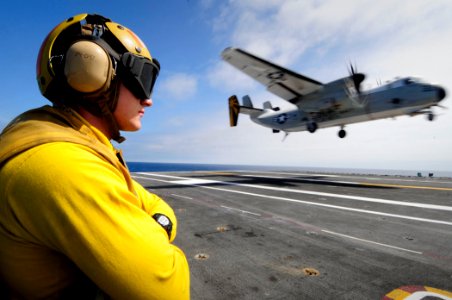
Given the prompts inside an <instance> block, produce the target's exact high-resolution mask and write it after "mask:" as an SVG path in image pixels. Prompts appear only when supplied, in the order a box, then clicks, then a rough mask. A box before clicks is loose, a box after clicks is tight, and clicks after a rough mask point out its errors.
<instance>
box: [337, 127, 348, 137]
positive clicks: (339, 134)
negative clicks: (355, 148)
mask: <svg viewBox="0 0 452 300" xmlns="http://www.w3.org/2000/svg"><path fill="white" fill-rule="evenodd" d="M346 134H347V132H346V131H345V130H344V129H341V130H339V132H338V133H337V135H338V136H339V137H340V138H341V139H343V138H344V137H345V135H346Z"/></svg>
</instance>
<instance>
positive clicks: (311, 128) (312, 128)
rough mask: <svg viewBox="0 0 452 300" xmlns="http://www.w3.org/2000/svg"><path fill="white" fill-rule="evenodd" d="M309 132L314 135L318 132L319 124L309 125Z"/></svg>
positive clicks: (312, 123)
mask: <svg viewBox="0 0 452 300" xmlns="http://www.w3.org/2000/svg"><path fill="white" fill-rule="evenodd" d="M307 127H308V131H309V132H310V133H314V132H315V131H316V130H317V127H318V126H317V123H316V122H311V123H308V126H307Z"/></svg>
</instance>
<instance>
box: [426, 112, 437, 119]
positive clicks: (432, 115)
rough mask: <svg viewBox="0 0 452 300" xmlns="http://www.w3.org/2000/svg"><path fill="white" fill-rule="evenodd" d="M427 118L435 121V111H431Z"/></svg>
mask: <svg viewBox="0 0 452 300" xmlns="http://www.w3.org/2000/svg"><path fill="white" fill-rule="evenodd" d="M427 119H428V120H429V121H433V120H434V119H435V115H434V114H433V113H429V114H428V115H427Z"/></svg>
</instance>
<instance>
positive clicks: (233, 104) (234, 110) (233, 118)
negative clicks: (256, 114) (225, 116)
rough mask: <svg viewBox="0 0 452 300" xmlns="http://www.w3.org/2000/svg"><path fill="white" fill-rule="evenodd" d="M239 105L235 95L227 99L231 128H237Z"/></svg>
mask: <svg viewBox="0 0 452 300" xmlns="http://www.w3.org/2000/svg"><path fill="white" fill-rule="evenodd" d="M239 113H240V104H239V100H237V96H236V95H232V96H231V97H229V125H230V126H231V127H235V126H237V121H238V119H239Z"/></svg>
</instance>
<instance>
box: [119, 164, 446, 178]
mask: <svg viewBox="0 0 452 300" xmlns="http://www.w3.org/2000/svg"><path fill="white" fill-rule="evenodd" d="M127 166H128V168H129V170H130V172H191V171H193V172H194V171H232V170H247V171H284V172H308V173H313V172H316V173H339V174H359V175H380V176H404V177H405V176H406V177H437V178H438V177H448V178H452V171H442V170H439V171H438V170H396V169H366V168H325V167H303V166H271V165H241V164H207V163H168V162H136V161H130V162H127Z"/></svg>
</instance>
